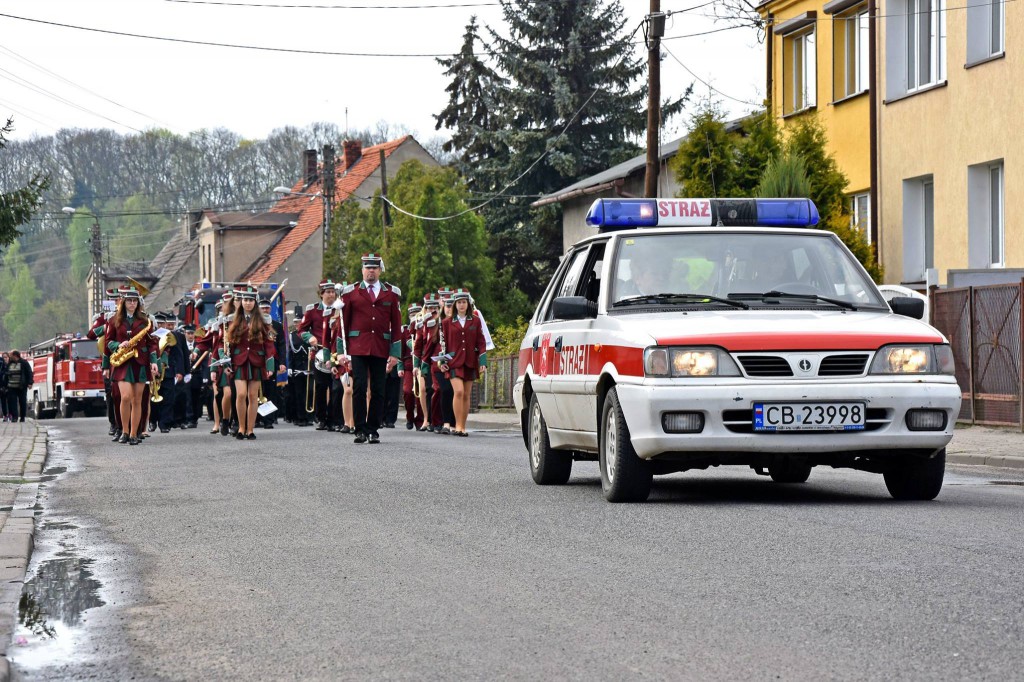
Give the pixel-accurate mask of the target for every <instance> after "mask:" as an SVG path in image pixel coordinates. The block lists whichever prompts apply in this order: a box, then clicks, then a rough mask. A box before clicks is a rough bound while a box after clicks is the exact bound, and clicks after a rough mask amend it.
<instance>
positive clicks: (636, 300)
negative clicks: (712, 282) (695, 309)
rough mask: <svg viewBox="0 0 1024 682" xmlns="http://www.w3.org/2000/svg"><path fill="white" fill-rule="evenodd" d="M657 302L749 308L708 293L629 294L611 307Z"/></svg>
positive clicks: (741, 303) (740, 303) (742, 303)
mask: <svg viewBox="0 0 1024 682" xmlns="http://www.w3.org/2000/svg"><path fill="white" fill-rule="evenodd" d="M658 303H721V304H723V305H728V306H732V307H733V308H743V309H744V310H749V309H750V306H749V305H747V304H746V303H744V302H743V301H733V300H731V299H728V298H721V297H719V296H712V295H710V294H645V295H641V296H630V297H629V298H624V299H622V300H621V301H616V302H615V303H613V304H612V307H618V306H627V305H644V304H658Z"/></svg>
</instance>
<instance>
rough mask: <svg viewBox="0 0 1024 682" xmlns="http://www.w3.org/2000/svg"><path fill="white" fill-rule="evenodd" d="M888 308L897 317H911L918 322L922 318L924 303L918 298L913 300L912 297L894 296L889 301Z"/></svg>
mask: <svg viewBox="0 0 1024 682" xmlns="http://www.w3.org/2000/svg"><path fill="white" fill-rule="evenodd" d="M889 307H890V308H892V311H893V312H894V313H896V314H897V315H904V316H906V317H912V318H914V319H915V320H920V319H922V318H923V317H924V301H923V300H921V299H920V298H913V297H912V296H894V297H893V299H892V300H891V301H889Z"/></svg>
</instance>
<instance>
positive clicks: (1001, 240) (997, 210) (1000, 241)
mask: <svg viewBox="0 0 1024 682" xmlns="http://www.w3.org/2000/svg"><path fill="white" fill-rule="evenodd" d="M988 178H989V185H988V196H989V201H988V203H989V215H988V224H989V260H990V261H991V263H992V267H993V268H1002V267H1006V224H1005V216H1004V208H1005V203H1004V202H1005V194H1004V190H1005V185H1006V176H1005V173H1004V168H1003V164H1002V162H999V163H993V164H990V165H989V167H988Z"/></svg>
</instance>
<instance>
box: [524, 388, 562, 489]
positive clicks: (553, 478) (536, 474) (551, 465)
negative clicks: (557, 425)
mask: <svg viewBox="0 0 1024 682" xmlns="http://www.w3.org/2000/svg"><path fill="white" fill-rule="evenodd" d="M529 436H530V438H529V453H530V474H531V475H532V476H533V482H534V483H536V484H537V485H564V484H565V483H566V482H567V481H568V480H569V475H570V474H571V473H572V455H570V454H569V453H568V452H563V451H562V450H556V449H555V448H553V447H551V443H550V441H549V440H548V425H547V423H546V422H545V421H544V415H543V414H541V411H540V401H538V400H537V396H536V395H533V396H531V398H530V422H529Z"/></svg>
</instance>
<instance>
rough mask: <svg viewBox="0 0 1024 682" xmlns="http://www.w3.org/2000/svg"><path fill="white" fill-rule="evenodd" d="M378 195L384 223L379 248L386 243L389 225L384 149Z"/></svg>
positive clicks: (381, 158) (389, 209) (386, 170)
mask: <svg viewBox="0 0 1024 682" xmlns="http://www.w3.org/2000/svg"><path fill="white" fill-rule="evenodd" d="M380 197H381V208H382V209H383V213H382V217H383V219H384V225H382V226H381V230H383V234H384V241H383V243H382V244H381V250H384V247H386V246H387V245H388V230H387V228H389V227H391V206H390V205H389V204H388V202H387V199H388V165H387V157H385V156H384V150H383V149H381V150H380Z"/></svg>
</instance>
